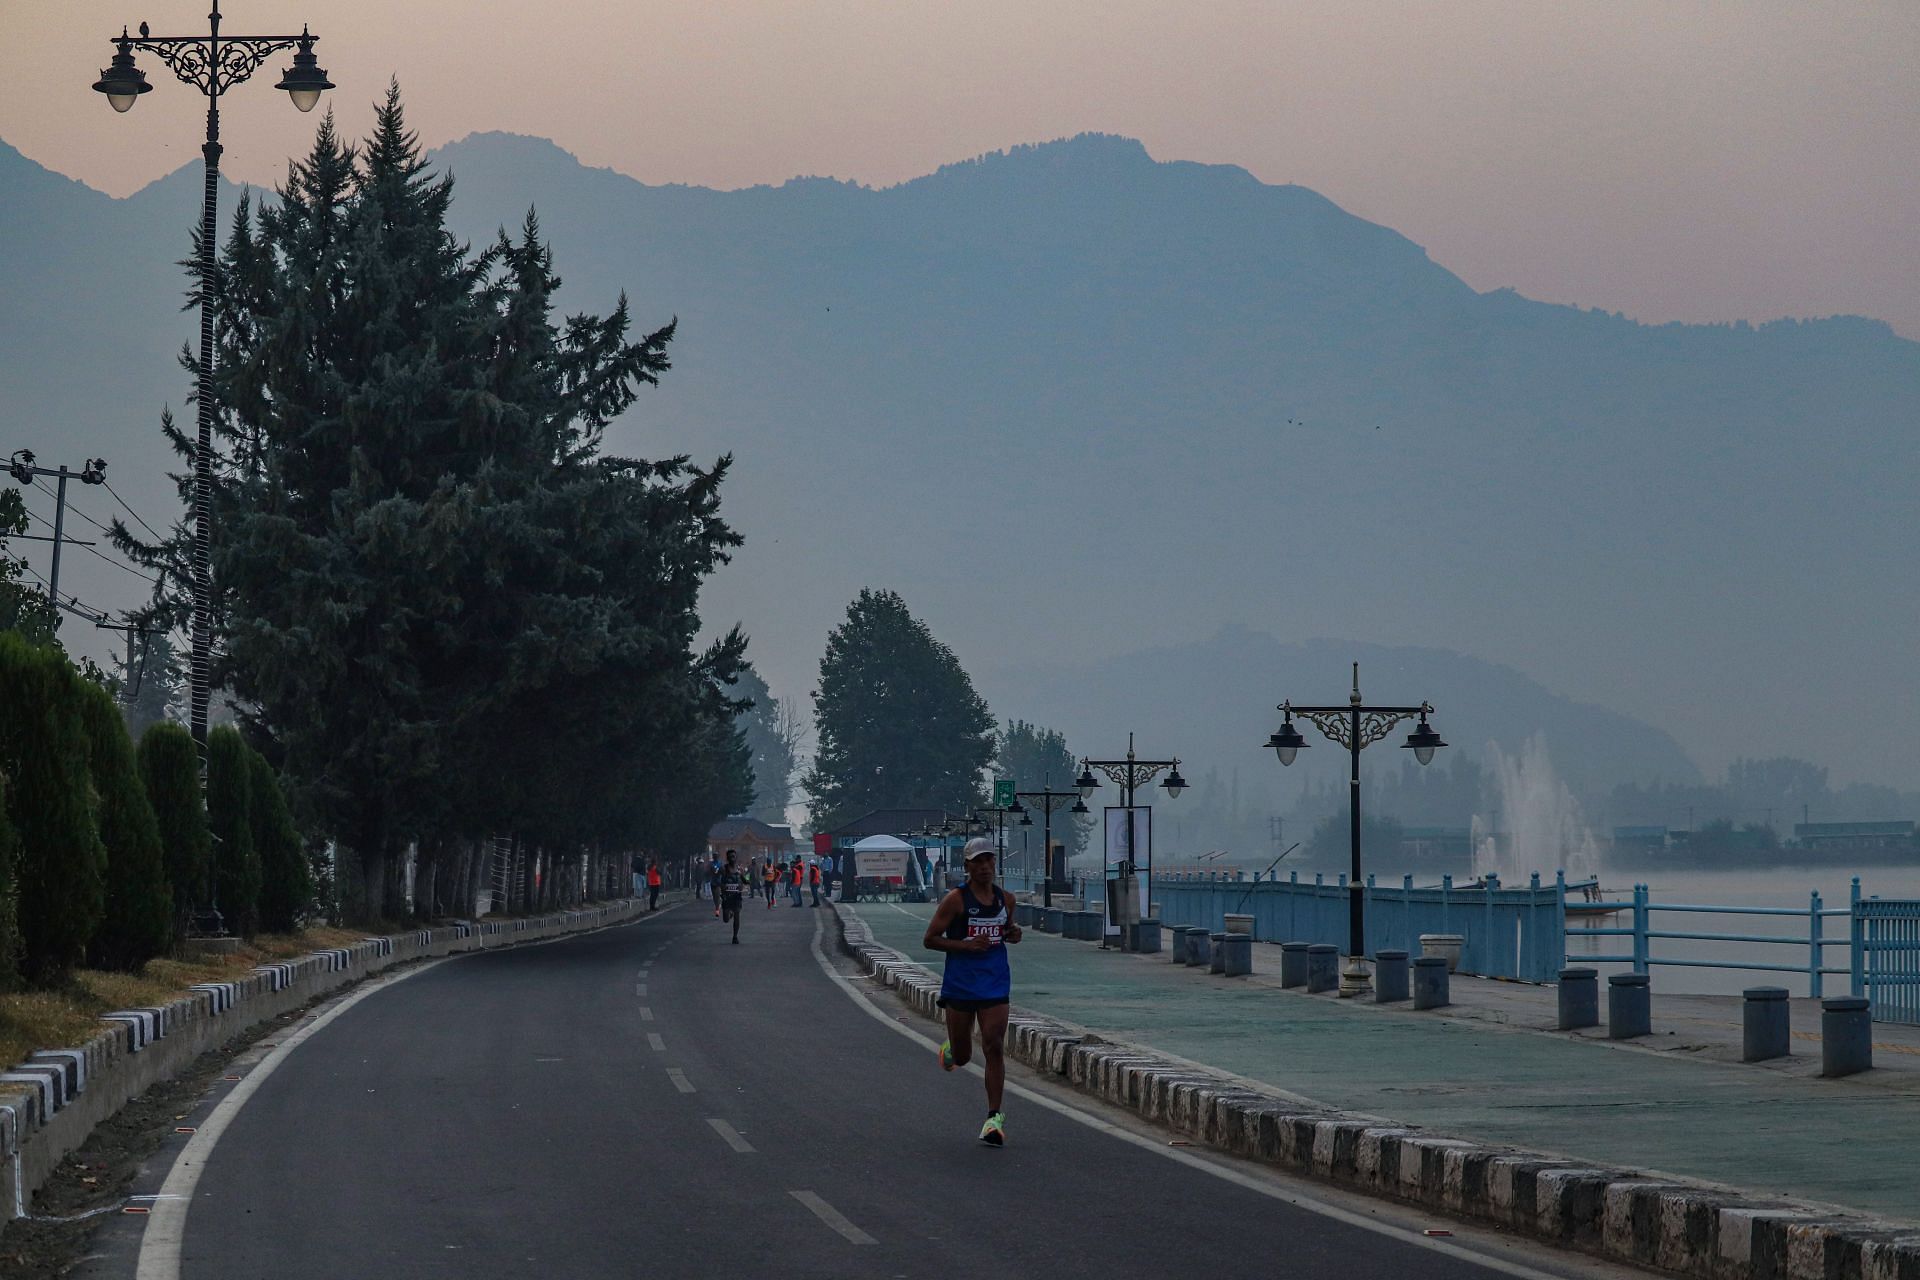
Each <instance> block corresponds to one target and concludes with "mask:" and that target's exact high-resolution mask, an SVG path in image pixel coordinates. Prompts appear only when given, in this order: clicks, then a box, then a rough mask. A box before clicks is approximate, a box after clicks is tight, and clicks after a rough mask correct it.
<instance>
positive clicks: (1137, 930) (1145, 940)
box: [1133, 920, 1160, 956]
mask: <svg viewBox="0 0 1920 1280" xmlns="http://www.w3.org/2000/svg"><path fill="white" fill-rule="evenodd" d="M1133 949H1134V950H1135V951H1138V952H1139V953H1140V954H1142V955H1148V956H1151V955H1158V954H1159V952H1160V922H1159V921H1158V920H1141V921H1137V922H1136V923H1135V924H1134V926H1133Z"/></svg>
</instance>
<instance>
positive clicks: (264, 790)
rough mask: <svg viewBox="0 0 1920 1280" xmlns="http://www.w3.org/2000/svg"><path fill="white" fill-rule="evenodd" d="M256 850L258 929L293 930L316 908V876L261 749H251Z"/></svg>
mask: <svg viewBox="0 0 1920 1280" xmlns="http://www.w3.org/2000/svg"><path fill="white" fill-rule="evenodd" d="M247 767H248V769H249V770H250V772H251V788H250V789H251V799H252V806H251V808H250V810H249V813H250V815H251V817H252V819H253V848H254V853H255V854H256V855H257V856H258V858H259V860H260V928H261V929H263V930H265V931H266V932H268V933H291V932H292V931H293V930H295V929H297V928H299V927H300V921H301V918H302V917H304V916H305V915H306V913H307V912H308V911H309V910H310V909H311V908H312V906H313V875H312V872H311V870H310V869H309V868H308V866H307V853H306V850H305V849H304V848H303V847H301V843H300V831H299V829H298V828H297V827H295V826H294V824H293V814H292V813H291V812H290V811H289V810H288V808H287V799H286V796H285V795H283V794H282V793H281V790H280V779H279V777H278V775H276V774H275V773H274V771H273V766H272V765H271V764H268V763H267V758H266V757H265V756H263V755H261V754H260V753H259V752H258V751H254V750H252V749H249V750H248V752H247Z"/></svg>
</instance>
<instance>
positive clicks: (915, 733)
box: [807, 589, 994, 830]
mask: <svg viewBox="0 0 1920 1280" xmlns="http://www.w3.org/2000/svg"><path fill="white" fill-rule="evenodd" d="M813 701H814V725H815V728H816V730H817V732H818V734H819V743H818V749H817V752H816V755H815V757H814V766H813V769H812V771H811V772H809V773H808V775H807V791H808V794H809V796H810V797H811V800H812V809H813V823H814V827H815V829H816V830H823V829H826V828H829V827H833V826H837V825H839V824H840V823H842V822H845V821H848V820H849V819H852V818H856V817H858V816H859V815H860V814H861V813H862V812H864V811H866V810H868V809H874V808H880V807H925V808H936V809H937V808H945V809H952V810H956V811H964V810H966V809H967V808H969V807H971V806H973V805H976V804H979V803H981V802H982V801H983V800H984V799H985V798H986V797H985V791H984V789H983V787H982V785H981V771H982V770H983V769H985V768H986V766H987V764H988V762H989V761H991V760H992V759H993V750H994V738H993V717H992V715H991V714H990V713H989V712H988V711H987V704H986V703H985V701H983V700H982V699H981V697H980V695H979V694H978V693H976V692H974V688H973V681H972V680H971V679H969V678H968V676H967V673H966V671H965V670H963V669H962V668H961V666H960V661H959V659H958V658H956V657H954V654H953V650H951V649H949V648H948V647H947V646H946V645H944V644H942V643H940V641H938V640H937V639H935V638H934V636H933V633H932V632H931V631H930V630H928V629H927V624H926V623H924V622H922V621H920V620H919V619H918V618H915V617H914V616H913V615H912V614H911V613H909V612H908V611H907V604H906V601H905V600H902V599H901V598H900V595H899V593H898V592H895V591H887V590H881V591H873V590H867V589H862V590H861V592H860V594H859V596H858V597H856V598H855V600H854V601H853V603H852V604H851V605H849V606H848V607H847V620H846V621H845V622H843V623H841V624H840V625H839V626H838V627H836V628H834V630H833V632H832V634H830V635H829V636H828V637H827V651H826V654H825V655H824V656H823V657H822V658H821V660H820V687H819V689H818V690H817V691H816V692H815V693H814V695H813Z"/></svg>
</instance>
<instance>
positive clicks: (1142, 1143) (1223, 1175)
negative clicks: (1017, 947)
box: [708, 916, 1562, 1280]
mask: <svg viewBox="0 0 1920 1280" xmlns="http://www.w3.org/2000/svg"><path fill="white" fill-rule="evenodd" d="M825 926H826V922H825V921H824V920H822V919H821V918H819V917H817V916H816V917H815V918H814V922H813V960H814V963H815V964H817V965H819V966H820V972H822V973H824V974H826V975H827V977H828V978H829V979H831V980H832V982H833V984H834V985H835V986H837V987H839V988H840V990H841V991H842V992H843V993H845V995H846V997H847V999H849V1000H851V1001H853V1003H854V1004H855V1005H857V1006H858V1007H859V1008H860V1009H862V1010H863V1011H865V1012H866V1014H867V1016H868V1017H871V1018H872V1019H873V1020H874V1021H876V1022H878V1023H879V1024H880V1025H881V1026H883V1027H886V1028H888V1029H889V1030H892V1031H896V1032H898V1033H899V1034H901V1035H903V1036H905V1037H906V1038H907V1039H909V1040H913V1041H916V1042H918V1043H919V1044H922V1045H925V1046H926V1047H927V1048H929V1049H937V1048H938V1047H939V1045H938V1044H937V1043H936V1042H935V1041H934V1040H933V1038H932V1037H931V1036H924V1035H921V1034H920V1033H919V1032H918V1031H915V1030H913V1028H911V1027H908V1026H906V1025H905V1024H903V1023H899V1022H895V1021H894V1020H893V1019H892V1018H889V1017H888V1016H887V1015H886V1014H885V1013H884V1012H882V1011H881V1010H880V1009H879V1008H878V1007H877V1006H875V1005H874V1004H873V1002H872V1001H870V1000H868V999H867V998H866V996H865V995H863V994H862V993H861V991H860V989H859V988H858V987H856V986H854V985H853V983H852V982H850V981H848V980H847V979H846V977H844V976H843V975H842V974H840V973H839V972H838V971H837V970H835V969H834V967H833V963H832V961H830V960H828V959H827V953H826V952H825V951H823V950H821V949H820V939H821V938H822V937H823V936H824V935H825V933H826V927H825ZM980 1069H981V1068H980V1064H979V1063H977V1062H975V1063H972V1064H971V1065H969V1066H967V1067H965V1068H963V1070H966V1071H969V1072H972V1073H974V1074H975V1075H978V1074H979V1073H980ZM1006 1090H1007V1092H1008V1093H1011V1094H1013V1095H1014V1096H1015V1097H1017V1098H1022V1099H1025V1100H1026V1101H1028V1102H1031V1103H1033V1104H1034V1105H1035V1106H1040V1107H1045V1108H1046V1109H1047V1110H1049V1111H1052V1112H1055V1113H1057V1114H1059V1115H1063V1116H1066V1117H1067V1118H1068V1119H1070V1120H1075V1121H1078V1122H1079V1123H1081V1124H1083V1125H1085V1126H1086V1127H1087V1128H1089V1129H1092V1130H1094V1131H1096V1132H1099V1133H1104V1134H1106V1135H1107V1136H1108V1137H1112V1138H1118V1139H1119V1140H1120V1141H1122V1142H1125V1143H1128V1144H1130V1145H1132V1146H1136V1147H1140V1148H1142V1149H1144V1150H1147V1151H1151V1152H1153V1153H1154V1154H1155V1155H1157V1156H1161V1157H1163V1158H1165V1159H1168V1160H1172V1161H1174V1162H1175V1163H1176V1164H1184V1165H1186V1166H1187V1167H1188V1168H1190V1169H1198V1170H1199V1171H1200V1172H1202V1173H1208V1174H1212V1175H1213V1176H1214V1177H1216V1178H1219V1179H1220V1180H1221V1181H1223V1182H1231V1183H1233V1184H1234V1185H1235V1186H1239V1187H1244V1188H1246V1189H1247V1190H1248V1191H1252V1192H1255V1193H1257V1194H1259V1195H1263V1196H1266V1197H1268V1198H1269V1199H1273V1200H1278V1201H1280V1202H1282V1203H1283V1204H1290V1205H1293V1206H1295V1207H1296V1208H1300V1209H1305V1210H1307V1211H1308V1212H1310V1213H1317V1214H1320V1215H1322V1216H1323V1217H1328V1218H1332V1219H1333V1220H1334V1221H1335V1222H1342V1223H1345V1224H1346V1225H1347V1226H1350V1227H1358V1228H1360V1229H1361V1230H1362V1231H1371V1232H1373V1233H1374V1234H1376V1235H1382V1236H1386V1237H1388V1238H1389V1239H1392V1240H1397V1241H1399V1242H1400V1243H1401V1244H1409V1245H1413V1246H1414V1247H1416V1248H1422V1249H1431V1250H1432V1251H1433V1252H1435V1253H1443V1254H1446V1255H1447V1256H1448V1257H1450V1258H1457V1259H1459V1260H1460V1261H1462V1262H1468V1263H1472V1264H1473V1265H1474V1266H1479V1267H1485V1268H1486V1269H1487V1270H1489V1271H1498V1272H1500V1273H1502V1274H1503V1275H1510V1276H1519V1277H1521V1280H1562V1273H1555V1272H1552V1271H1544V1270H1541V1269H1540V1268H1537V1267H1529V1266H1527V1265H1526V1264H1525V1263H1520V1262H1511V1261H1509V1260H1507V1259H1505V1258H1499V1257H1494V1256H1491V1255H1489V1254H1485V1253H1480V1252H1478V1251H1476V1250H1473V1249H1465V1248H1462V1247H1461V1246H1459V1245H1456V1244H1449V1243H1447V1242H1446V1241H1445V1240H1436V1239H1432V1238H1430V1237H1424V1236H1416V1235H1414V1234H1412V1233H1411V1232H1410V1231H1407V1230H1406V1229H1405V1228H1403V1227H1399V1226H1396V1225H1395V1224H1393V1223H1389V1222H1378V1221H1375V1220H1374V1219H1371V1218H1368V1217H1367V1216H1365V1215H1364V1214H1360V1213H1355V1212H1354V1211H1352V1210H1350V1209H1343V1208H1341V1207H1339V1206H1338V1205H1332V1204H1328V1203H1327V1202H1326V1201H1324V1200H1316V1199H1314V1198H1313V1197H1312V1196H1310V1195H1307V1194H1305V1193H1304V1192H1300V1191H1295V1190H1291V1189H1288V1188H1283V1187H1280V1186H1276V1185H1274V1184H1272V1183H1269V1182H1267V1181H1265V1180H1264V1179H1261V1178H1256V1177H1254V1176H1253V1175H1251V1174H1248V1173H1243V1172H1241V1171H1240V1170H1239V1169H1235V1168H1232V1167H1231V1166H1228V1165H1221V1164H1214V1163H1213V1162H1212V1161H1210V1160H1202V1159H1200V1158H1199V1157H1198V1156H1194V1155H1190V1154H1188V1153H1187V1152H1185V1151H1180V1150H1177V1149H1172V1148H1168V1147H1163V1146H1161V1145H1160V1143H1159V1142H1158V1141H1156V1140H1154V1139H1152V1138H1148V1137H1145V1136H1143V1135H1141V1134H1137V1133H1134V1132H1132V1131H1131V1130H1128V1129H1123V1128H1121V1127H1120V1126H1119V1125H1116V1124H1110V1123H1108V1122H1107V1121H1105V1120H1102V1119H1101V1118H1100V1117H1099V1116H1096V1115H1093V1114H1092V1113H1090V1112H1086V1111H1082V1110H1080V1109H1079V1108H1078V1107H1074V1106H1070V1105H1069V1104H1067V1103H1065V1102H1061V1101H1059V1100H1058V1099H1055V1098H1050V1097H1048V1096H1047V1095H1046V1094H1043V1093H1036V1092H1035V1091H1033V1090H1032V1089H1029V1088H1027V1087H1026V1086H1024V1085H1018V1084H1015V1083H1014V1082H1013V1081H1011V1080H1009V1081H1007V1083H1006ZM708 1123H709V1124H712V1123H713V1121H708Z"/></svg>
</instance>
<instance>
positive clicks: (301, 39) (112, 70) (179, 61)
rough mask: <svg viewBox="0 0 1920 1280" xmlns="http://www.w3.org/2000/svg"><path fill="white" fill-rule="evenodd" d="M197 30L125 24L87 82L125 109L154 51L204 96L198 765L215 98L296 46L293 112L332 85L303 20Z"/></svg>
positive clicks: (197, 453) (140, 87)
mask: <svg viewBox="0 0 1920 1280" xmlns="http://www.w3.org/2000/svg"><path fill="white" fill-rule="evenodd" d="M207 23H208V27H207V34H206V35H204V36H155V35H149V34H148V32H147V24H146V23H144V22H143V23H141V24H140V34H139V35H137V36H133V35H128V34H127V31H126V28H124V27H122V28H121V29H120V34H119V35H118V36H115V37H112V40H113V43H114V45H115V46H116V47H117V52H116V53H115V54H114V55H113V62H112V64H111V65H110V66H108V67H107V68H106V69H105V70H104V71H102V72H101V73H100V78H99V79H98V80H97V81H95V82H94V85H93V87H94V89H95V91H96V92H99V93H102V94H105V95H106V99H107V102H108V104H109V105H110V106H112V107H113V109H114V110H115V111H127V110H130V109H131V108H132V107H133V104H134V103H135V102H137V101H139V99H140V95H141V94H143V93H146V92H148V91H149V90H151V89H152V88H153V86H152V85H150V84H148V83H147V73H146V72H144V71H142V70H140V69H139V68H138V67H136V66H134V64H133V51H134V50H135V49H144V50H146V51H147V52H148V53H152V54H157V55H158V56H159V58H160V60H161V61H162V62H164V63H166V64H167V66H168V67H169V68H171V69H172V71H173V74H174V75H175V76H177V77H179V78H180V79H181V80H182V81H184V82H186V83H187V84H190V85H192V86H193V87H194V88H196V89H198V90H199V91H200V92H201V93H203V94H205V95H206V99H207V137H206V142H205V143H204V144H203V145H202V146H201V148H200V154H201V155H202V156H203V157H205V159H206V193H205V196H204V198H203V199H202V201H201V206H200V255H199V263H198V272H199V295H200V360H199V381H198V386H197V388H196V391H195V400H196V403H197V405H198V408H199V436H198V440H197V442H196V444H195V447H194V452H193V657H192V669H191V680H190V688H191V694H190V706H189V720H190V722H191V727H192V730H193V740H194V742H195V744H197V745H198V747H199V749H200V762H201V766H202V768H204V767H205V765H206V755H207V703H208V699H209V687H208V673H209V669H210V667H211V665H212V664H211V658H212V655H213V584H212V571H211V568H210V566H209V557H210V553H211V547H212V541H213V463H212V458H213V420H214V400H213V281H214V272H215V270H216V267H217V264H216V261H215V256H214V244H215V241H214V197H215V193H216V189H217V186H218V181H219V177H220V150H221V148H220V97H221V95H222V94H224V93H225V92H226V91H227V90H228V89H231V88H233V87H234V86H235V85H237V84H239V83H241V82H242V81H244V80H246V79H247V78H249V77H250V76H252V75H253V73H254V72H256V71H258V70H259V69H260V68H261V67H262V66H263V65H265V64H266V61H267V59H269V58H271V57H272V56H273V55H274V54H276V53H278V52H280V51H281V50H283V49H296V50H297V52H295V54H294V55H293V65H292V66H291V67H288V68H287V70H286V72H285V74H283V75H282V76H281V77H280V83H279V84H277V85H275V86H274V88H276V89H284V90H285V91H286V93H287V96H288V97H289V98H291V99H292V100H293V105H294V106H295V107H297V108H299V109H300V110H301V111H311V110H313V108H314V105H315V104H316V103H318V102H319V101H320V95H321V94H322V93H323V92H325V91H326V90H328V89H331V88H333V82H332V81H331V80H328V79H327V73H326V72H325V71H322V70H321V69H320V65H319V61H318V59H316V58H315V57H314V53H313V46H314V42H315V41H317V40H318V39H319V37H318V36H316V35H314V34H313V33H312V32H310V31H308V30H306V29H305V28H304V27H303V28H302V29H301V32H300V34H299V35H297V36H230V35H222V34H221V32H220V4H219V0H214V4H213V12H212V13H210V14H208V15H207Z"/></svg>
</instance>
